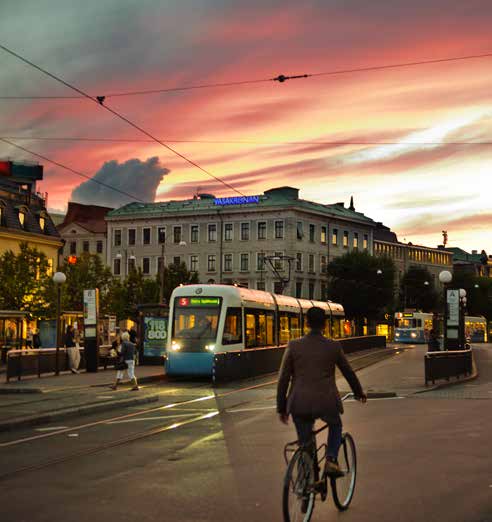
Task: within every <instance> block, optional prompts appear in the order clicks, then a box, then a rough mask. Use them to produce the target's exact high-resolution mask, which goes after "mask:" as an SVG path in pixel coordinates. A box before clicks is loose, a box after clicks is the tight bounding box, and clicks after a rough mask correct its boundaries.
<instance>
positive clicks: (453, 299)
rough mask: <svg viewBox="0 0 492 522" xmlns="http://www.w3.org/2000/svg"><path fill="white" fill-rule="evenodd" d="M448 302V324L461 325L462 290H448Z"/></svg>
mask: <svg viewBox="0 0 492 522" xmlns="http://www.w3.org/2000/svg"><path fill="white" fill-rule="evenodd" d="M447 302H448V322H447V325H448V326H459V324H460V292H459V290H448V291H447Z"/></svg>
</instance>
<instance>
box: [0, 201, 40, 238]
mask: <svg viewBox="0 0 492 522" xmlns="http://www.w3.org/2000/svg"><path fill="white" fill-rule="evenodd" d="M1 212H2V209H1V207H0V222H1V221H2V216H1ZM45 226H46V219H45V217H44V216H39V228H40V229H41V232H44V227H45Z"/></svg>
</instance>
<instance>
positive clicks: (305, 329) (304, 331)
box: [302, 313, 309, 335]
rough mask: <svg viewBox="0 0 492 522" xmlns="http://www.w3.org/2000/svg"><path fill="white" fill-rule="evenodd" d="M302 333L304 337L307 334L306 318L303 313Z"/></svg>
mask: <svg viewBox="0 0 492 522" xmlns="http://www.w3.org/2000/svg"><path fill="white" fill-rule="evenodd" d="M302 333H303V334H304V335H307V334H308V333H309V326H308V324H307V317H306V314H305V313H304V314H303V316H302Z"/></svg>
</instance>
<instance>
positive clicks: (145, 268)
mask: <svg viewBox="0 0 492 522" xmlns="http://www.w3.org/2000/svg"><path fill="white" fill-rule="evenodd" d="M149 230H150V229H149ZM142 272H143V273H144V274H150V258H148V257H144V258H143V259H142Z"/></svg>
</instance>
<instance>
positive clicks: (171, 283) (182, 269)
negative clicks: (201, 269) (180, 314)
mask: <svg viewBox="0 0 492 522" xmlns="http://www.w3.org/2000/svg"><path fill="white" fill-rule="evenodd" d="M156 281H157V285H158V288H160V274H157V278H156ZM196 283H199V279H198V274H197V273H196V272H190V271H189V270H188V269H187V268H186V263H184V262H182V263H179V264H176V263H172V264H171V265H169V266H166V267H164V292H163V295H164V299H165V302H167V303H169V300H170V299H171V294H172V292H173V290H174V289H175V288H176V287H177V286H179V285H181V284H183V285H193V284H196ZM157 301H158V299H157ZM157 301H156V302H157Z"/></svg>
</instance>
